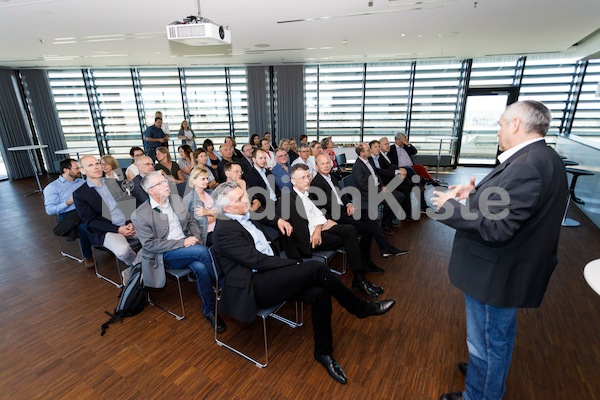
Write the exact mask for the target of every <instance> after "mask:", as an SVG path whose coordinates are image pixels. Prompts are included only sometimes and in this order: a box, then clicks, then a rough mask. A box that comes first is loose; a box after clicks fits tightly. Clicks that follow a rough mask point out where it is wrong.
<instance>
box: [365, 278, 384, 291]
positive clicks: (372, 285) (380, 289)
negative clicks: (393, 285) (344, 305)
mask: <svg viewBox="0 0 600 400" xmlns="http://www.w3.org/2000/svg"><path fill="white" fill-rule="evenodd" d="M365 282H367V285H369V289H371V291H373V292H375V293H377V294H381V293H383V288H382V287H381V286H379V285H376V284H374V283H373V282H370V281H367V280H365Z"/></svg>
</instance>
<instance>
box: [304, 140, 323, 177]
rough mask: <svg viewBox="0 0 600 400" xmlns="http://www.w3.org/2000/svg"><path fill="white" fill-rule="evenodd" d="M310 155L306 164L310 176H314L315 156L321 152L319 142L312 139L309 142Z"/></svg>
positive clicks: (315, 170)
mask: <svg viewBox="0 0 600 400" xmlns="http://www.w3.org/2000/svg"><path fill="white" fill-rule="evenodd" d="M309 147H310V156H309V157H308V159H307V160H306V165H308V168H309V170H310V173H311V174H312V176H315V175H316V173H317V164H316V163H315V157H316V156H318V155H319V154H321V153H322V150H323V149H322V148H321V143H319V142H317V141H316V140H313V141H312V142H310V146H309Z"/></svg>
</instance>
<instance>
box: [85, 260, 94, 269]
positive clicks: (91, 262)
mask: <svg viewBox="0 0 600 400" xmlns="http://www.w3.org/2000/svg"><path fill="white" fill-rule="evenodd" d="M83 265H84V267H86V268H94V259H93V258H92V257H87V258H86V259H85V260H83Z"/></svg>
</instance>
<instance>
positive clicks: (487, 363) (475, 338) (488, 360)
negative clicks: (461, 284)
mask: <svg viewBox="0 0 600 400" xmlns="http://www.w3.org/2000/svg"><path fill="white" fill-rule="evenodd" d="M465 306H466V311H467V347H468V349H469V368H468V369H467V378H466V380H465V386H466V389H465V391H464V392H463V396H464V398H465V399H467V400H500V399H502V396H503V395H504V392H505V391H506V387H505V383H506V378H507V376H508V369H509V367H510V360H511V358H512V351H513V347H514V342H515V334H516V329H517V326H516V322H517V311H518V309H517V308H499V307H493V306H490V305H488V304H485V303H482V302H481V301H479V300H477V299H475V298H473V297H471V296H469V295H467V294H465Z"/></svg>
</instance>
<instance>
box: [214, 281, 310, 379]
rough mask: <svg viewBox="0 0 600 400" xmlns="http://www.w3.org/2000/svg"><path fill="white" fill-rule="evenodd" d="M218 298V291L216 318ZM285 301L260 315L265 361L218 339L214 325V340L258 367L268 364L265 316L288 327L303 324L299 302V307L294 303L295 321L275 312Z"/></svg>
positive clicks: (302, 307)
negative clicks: (269, 311)
mask: <svg viewBox="0 0 600 400" xmlns="http://www.w3.org/2000/svg"><path fill="white" fill-rule="evenodd" d="M218 299H219V293H217V302H216V305H215V319H217V318H218V316H219V315H218V310H219V307H218V305H219V303H218ZM284 304H285V303H282V304H281V305H280V306H279V307H277V309H276V310H275V311H273V312H272V313H270V314H269V315H264V316H261V319H262V323H263V339H264V346H265V358H264V359H265V361H264V362H260V361H258V360H256V359H254V358H252V357H250V356H249V355H247V354H245V353H243V352H242V351H240V350H238V349H236V348H235V347H233V346H231V345H229V344H227V343H225V342H223V341H221V340H219V339H218V337H217V329H216V326H215V342H216V343H217V344H218V345H219V346H222V347H225V348H227V349H229V350H231V351H233V352H234V353H236V354H237V355H239V356H242V357H244V358H245V359H246V360H248V361H250V362H252V363H254V365H256V366H257V367H258V368H265V367H266V366H267V365H268V364H269V345H268V337H267V317H272V318H274V319H276V320H278V321H281V322H283V323H285V324H287V325H288V326H289V327H290V328H298V327H300V326H302V325H303V324H304V304H303V303H300V307H298V303H296V310H295V311H296V321H292V320H290V319H287V318H285V317H282V316H281V315H278V314H277V311H279V310H280V309H281V307H283V305H284Z"/></svg>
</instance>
